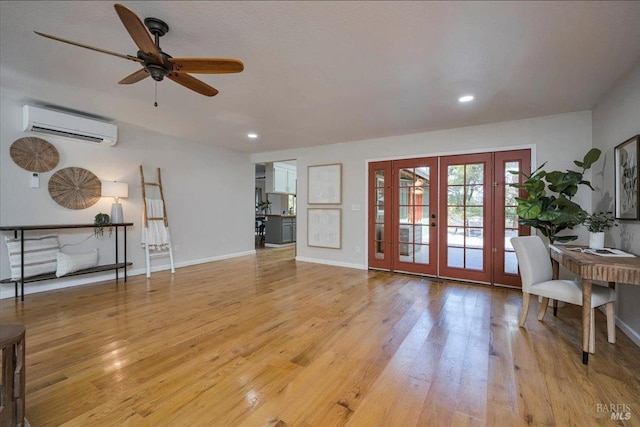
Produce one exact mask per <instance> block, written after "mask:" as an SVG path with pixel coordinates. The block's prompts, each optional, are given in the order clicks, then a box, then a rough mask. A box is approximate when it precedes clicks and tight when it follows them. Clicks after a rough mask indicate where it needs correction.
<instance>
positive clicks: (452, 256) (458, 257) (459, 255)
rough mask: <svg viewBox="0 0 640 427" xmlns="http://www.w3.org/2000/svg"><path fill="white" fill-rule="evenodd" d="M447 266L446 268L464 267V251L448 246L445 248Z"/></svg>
mask: <svg viewBox="0 0 640 427" xmlns="http://www.w3.org/2000/svg"><path fill="white" fill-rule="evenodd" d="M447 266H448V267H458V268H463V267H464V249H462V248H454V247H451V246H449V247H448V248H447Z"/></svg>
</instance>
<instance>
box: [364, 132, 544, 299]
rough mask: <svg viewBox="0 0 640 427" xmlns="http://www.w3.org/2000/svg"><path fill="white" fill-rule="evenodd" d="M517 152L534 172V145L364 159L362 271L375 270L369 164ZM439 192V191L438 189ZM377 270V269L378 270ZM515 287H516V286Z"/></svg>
mask: <svg viewBox="0 0 640 427" xmlns="http://www.w3.org/2000/svg"><path fill="white" fill-rule="evenodd" d="M517 150H529V151H530V153H531V156H530V160H531V161H530V163H531V170H534V169H535V168H536V165H537V148H536V145H535V144H522V145H514V146H508V147H493V148H481V149H470V150H461V151H443V152H434V153H416V154H407V155H400V156H389V157H377V158H370V159H365V160H364V167H365V169H364V170H365V177H364V179H363V185H364V194H365V207H366V209H364V211H365V212H366V213H365V215H366V217H365V221H363V228H364V238H365V241H364V247H365V248H366V250H365V251H363V254H364V255H365V260H364V261H365V262H364V269H365V270H369V269H371V270H375V269H376V267H375V266H371V265H369V256H368V254H369V220H370V218H369V209H368V208H369V198H370V196H369V165H370V164H371V163H375V162H386V161H393V160H407V159H414V158H421V157H444V156H456V155H467V154H482V153H499V152H503V151H517ZM438 191H439V189H438ZM378 269H379V268H378ZM454 280H460V281H463V280H461V279H454ZM493 286H499V287H513V286H512V285H505V284H493ZM515 287H518V286H517V285H516V286H515Z"/></svg>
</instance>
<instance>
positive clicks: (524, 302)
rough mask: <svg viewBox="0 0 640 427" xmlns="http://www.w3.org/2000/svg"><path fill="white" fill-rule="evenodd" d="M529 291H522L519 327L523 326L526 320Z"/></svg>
mask: <svg viewBox="0 0 640 427" xmlns="http://www.w3.org/2000/svg"><path fill="white" fill-rule="evenodd" d="M529 295H530V294H529V293H527V292H523V293H522V312H521V313H520V327H521V328H523V327H524V322H525V321H526V320H527V313H528V312H529Z"/></svg>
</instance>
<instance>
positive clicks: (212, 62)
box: [169, 58, 244, 74]
mask: <svg viewBox="0 0 640 427" xmlns="http://www.w3.org/2000/svg"><path fill="white" fill-rule="evenodd" d="M169 62H171V63H172V64H173V70H174V71H177V72H180V73H195V74H227V73H239V72H241V71H242V70H244V64H243V63H242V61H239V60H237V59H233V58H169Z"/></svg>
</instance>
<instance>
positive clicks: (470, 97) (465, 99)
mask: <svg viewBox="0 0 640 427" xmlns="http://www.w3.org/2000/svg"><path fill="white" fill-rule="evenodd" d="M471 101H473V95H464V96H461V97H460V98H458V102H461V103H463V104H464V103H466V102H471Z"/></svg>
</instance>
